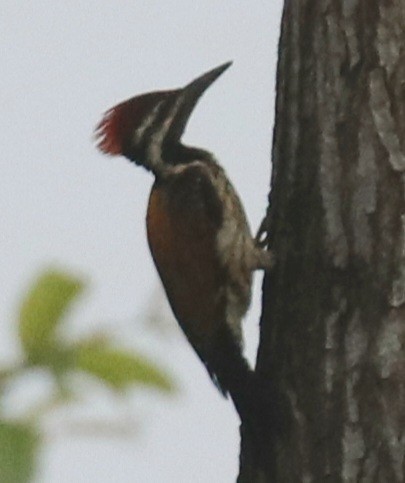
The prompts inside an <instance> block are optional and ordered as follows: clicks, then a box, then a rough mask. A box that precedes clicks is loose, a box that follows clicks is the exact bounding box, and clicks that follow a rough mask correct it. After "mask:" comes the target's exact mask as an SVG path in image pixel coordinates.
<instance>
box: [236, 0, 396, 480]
mask: <svg viewBox="0 0 405 483" xmlns="http://www.w3.org/2000/svg"><path fill="white" fill-rule="evenodd" d="M279 52H280V58H279V64H278V77H277V108H276V109H277V112H276V125H275V130H274V145H273V175H272V190H271V196H270V198H271V199H270V208H269V229H270V237H271V248H272V250H273V251H274V253H275V256H276V260H277V263H276V267H275V269H274V270H273V271H272V272H271V273H270V274H268V275H267V276H266V277H265V282H264V289H263V304H264V305H263V315H262V320H261V339H260V347H259V353H258V361H257V372H258V373H259V375H260V377H261V379H262V380H263V382H264V384H267V385H270V384H271V391H272V393H273V409H272V411H273V414H274V420H273V424H272V427H271V429H270V430H269V431H268V432H267V434H266V437H265V438H264V439H263V441H262V442H261V448H258V447H257V445H256V446H255V444H253V442H252V441H251V440H250V437H249V434H245V431H244V426H243V425H242V449H241V472H240V476H239V480H238V481H240V482H248V483H257V482H273V483H274V482H288V483H289V482H292V483H294V482H313V483H318V482H323V481H327V482H343V481H344V482H387V483H394V482H404V481H405V467H404V454H405V355H404V354H405V202H404V198H405V196H404V191H405V174H404V172H405V1H404V0H286V2H285V7H284V13H283V19H282V32H281V39H280V49H279ZM258 449H260V451H258ZM259 453H260V454H259Z"/></svg>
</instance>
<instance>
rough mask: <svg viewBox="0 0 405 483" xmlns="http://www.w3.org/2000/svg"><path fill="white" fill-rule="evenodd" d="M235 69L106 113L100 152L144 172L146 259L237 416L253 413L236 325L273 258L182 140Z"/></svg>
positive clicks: (226, 187) (233, 198) (203, 160)
mask: <svg viewBox="0 0 405 483" xmlns="http://www.w3.org/2000/svg"><path fill="white" fill-rule="evenodd" d="M231 64H232V62H227V63H225V64H222V65H220V66H218V67H216V68H214V69H212V70H210V71H208V72H206V73H205V74H203V75H201V76H199V77H198V78H196V79H195V80H193V81H192V82H190V83H188V84H187V85H186V86H185V87H182V88H178V89H172V90H162V91H155V92H149V93H146V94H141V95H138V96H135V97H132V98H130V99H128V100H125V101H124V102H121V103H120V104H118V105H116V106H114V107H112V108H111V109H109V110H108V111H106V112H105V114H104V116H103V117H102V119H101V121H100V122H99V123H98V125H97V127H96V130H95V136H96V142H97V147H98V148H99V149H100V150H101V151H102V152H103V153H105V154H107V155H111V156H120V155H121V156H124V157H126V158H127V159H129V160H130V161H131V162H133V163H135V164H136V165H138V166H142V167H143V168H145V169H146V170H147V171H150V172H151V173H152V174H153V176H154V183H153V186H152V189H151V192H150V196H149V203H148V208H147V214H146V228H147V238H148V244H149V248H150V252H151V255H152V258H153V261H154V264H155V266H156V269H157V272H158V274H159V276H160V279H161V281H162V284H163V287H164V290H165V293H166V296H167V299H168V301H169V304H170V307H171V309H172V311H173V313H174V316H175V318H176V319H177V321H178V323H179V325H180V327H181V329H182V330H183V332H184V334H185V336H186V338H187V339H188V341H189V342H190V344H191V346H192V347H193V349H194V351H195V352H196V354H197V355H198V357H199V358H200V359H201V361H202V362H203V364H204V365H205V367H206V369H207V371H208V373H209V375H210V377H211V379H212V381H213V382H214V384H215V385H216V386H217V388H218V389H219V391H220V392H221V393H222V394H223V395H225V396H226V395H228V394H229V395H230V396H231V398H232V400H233V402H234V405H235V407H236V409H237V411H238V412H239V414H242V413H244V412H245V413H246V412H247V411H250V410H251V409H252V408H251V404H250V403H249V400H251V397H252V390H253V387H254V371H253V370H252V369H251V367H250V365H249V363H248V362H247V360H246V358H245V357H244V355H243V336H242V328H241V322H242V319H243V317H244V316H245V314H246V312H247V310H248V308H249V305H250V301H251V290H252V274H253V272H254V271H255V270H259V269H263V270H269V269H270V268H271V267H272V264H273V257H272V253H271V252H270V251H268V250H266V249H265V247H264V246H263V244H262V243H261V242H260V240H259V239H258V237H256V238H254V237H253V235H252V234H251V230H250V227H249V223H248V221H247V217H246V214H245V210H244V208H243V205H242V202H241V200H240V198H239V196H238V194H237V192H236V190H235V188H234V187H233V185H232V183H231V181H230V180H229V178H228V176H227V174H226V173H225V171H224V169H223V168H222V167H221V166H220V164H219V163H218V161H217V160H216V158H215V156H214V155H213V154H212V153H211V152H209V151H207V150H205V149H202V148H199V147H194V146H189V145H186V144H184V143H183V142H182V140H181V138H182V135H183V133H184V131H185V129H186V126H187V123H188V120H189V118H190V116H191V113H192V112H193V110H194V108H195V106H196V104H197V102H198V101H199V99H200V98H201V96H202V94H203V93H204V92H205V91H206V90H207V88H208V87H209V86H211V84H212V83H213V82H215V81H216V80H217V79H218V77H219V76H221V74H223V72H224V71H225V70H226V69H228V68H229V67H230V65H231Z"/></svg>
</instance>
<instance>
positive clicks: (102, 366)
mask: <svg viewBox="0 0 405 483" xmlns="http://www.w3.org/2000/svg"><path fill="white" fill-rule="evenodd" d="M76 364H77V367H78V369H81V370H82V371H85V372H87V373H88V374H91V375H92V376H95V377H96V378H98V379H100V380H101V381H103V382H104V383H106V384H107V385H109V386H110V387H112V388H113V389H115V390H123V389H126V388H128V387H129V386H133V385H136V384H142V385H146V386H151V387H154V388H156V389H159V390H160V391H165V392H170V391H172V390H173V389H174V387H173V384H172V382H171V381H170V378H169V377H168V376H167V375H166V374H165V373H164V372H163V371H162V370H160V369H159V368H158V367H156V366H155V365H154V364H152V363H151V362H149V361H148V360H147V359H146V358H144V357H143V356H140V355H136V354H133V353H132V352H129V351H126V350H122V349H116V348H113V347H110V346H109V345H107V343H105V342H100V340H93V341H90V342H88V343H86V344H83V345H81V346H80V347H79V349H78V352H77V360H76Z"/></svg>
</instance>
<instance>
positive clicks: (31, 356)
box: [19, 270, 84, 364]
mask: <svg viewBox="0 0 405 483" xmlns="http://www.w3.org/2000/svg"><path fill="white" fill-rule="evenodd" d="M83 288H84V285H83V282H82V281H81V280H79V279H77V278H74V277H72V276H70V275H68V274H66V273H63V272H60V271H56V270H52V271H47V272H45V273H43V274H42V275H41V276H40V277H39V278H38V280H37V281H36V282H35V283H34V285H33V286H32V287H31V289H30V290H29V292H28V294H27V296H26V297H25V299H24V300H23V303H22V305H21V309H20V320H19V337H20V341H21V344H22V346H23V349H24V351H25V353H26V355H27V356H28V360H29V361H30V362H31V363H33V364H38V363H41V362H43V361H44V359H45V360H46V359H47V358H48V356H49V354H50V353H52V352H55V350H56V341H55V339H56V336H55V331H56V328H57V327H58V325H59V324H60V323H61V320H62V316H63V315H64V313H65V312H66V310H67V309H68V308H69V306H70V304H71V303H72V302H73V301H74V300H75V299H76V298H77V297H78V295H79V294H80V293H81V292H82V291H83Z"/></svg>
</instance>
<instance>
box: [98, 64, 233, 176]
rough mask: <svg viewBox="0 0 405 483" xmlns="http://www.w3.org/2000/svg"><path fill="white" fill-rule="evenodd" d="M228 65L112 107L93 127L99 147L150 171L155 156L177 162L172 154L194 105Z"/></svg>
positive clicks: (164, 160)
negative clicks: (179, 86) (169, 88)
mask: <svg viewBox="0 0 405 483" xmlns="http://www.w3.org/2000/svg"><path fill="white" fill-rule="evenodd" d="M230 65H231V62H227V63H226V64H223V65H221V66H219V67H216V68H215V69H212V70H210V71H209V72H207V73H205V74H203V75H202V76H200V77H198V78H197V79H195V80H193V81H192V82H190V83H189V84H187V85H186V86H185V87H183V88H180V89H174V90H170V91H157V92H150V93H147V94H142V95H139V96H136V97H133V98H131V99H128V100H126V101H124V102H122V103H120V104H117V105H116V106H114V107H112V108H111V109H109V110H108V111H107V112H106V113H105V114H104V117H103V119H102V120H101V121H100V123H99V124H98V125H97V127H96V137H97V139H98V143H97V146H98V148H99V149H100V150H101V151H103V152H104V153H106V154H110V155H123V156H125V157H127V158H128V159H130V160H131V161H134V162H135V163H136V164H139V165H142V166H144V167H145V168H147V169H152V170H153V164H154V163H156V160H157V158H160V162H176V160H175V159H174V157H173V153H174V152H175V151H176V149H177V148H178V147H179V146H180V147H181V146H182V145H181V143H180V140H181V136H182V134H183V132H184V130H185V128H186V125H187V122H188V120H189V118H190V115H191V113H192V111H193V109H194V107H195V105H196V104H197V102H198V100H199V99H200V97H201V95H202V94H203V93H204V92H205V90H206V89H207V88H208V87H209V86H210V85H211V84H212V83H213V82H214V81H215V80H216V79H217V78H218V77H219V76H220V75H221V74H222V73H223V72H224V71H225V70H226V69H227V68H228V67H229V66H230Z"/></svg>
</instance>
